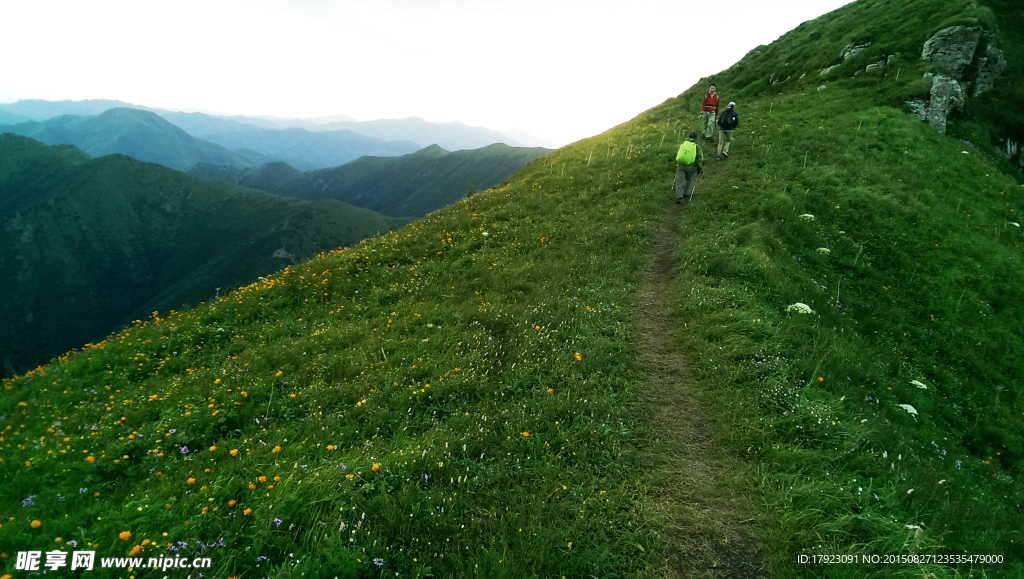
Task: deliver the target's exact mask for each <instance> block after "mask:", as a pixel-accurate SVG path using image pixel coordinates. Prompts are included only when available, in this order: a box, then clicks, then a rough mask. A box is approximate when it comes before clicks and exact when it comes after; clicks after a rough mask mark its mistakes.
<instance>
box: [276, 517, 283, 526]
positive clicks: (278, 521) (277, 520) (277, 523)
mask: <svg viewBox="0 0 1024 579" xmlns="http://www.w3.org/2000/svg"><path fill="white" fill-rule="evenodd" d="M283 522H284V521H282V520H281V519H278V518H276V517H275V518H274V524H275V525H277V526H278V527H280V526H281V523H283Z"/></svg>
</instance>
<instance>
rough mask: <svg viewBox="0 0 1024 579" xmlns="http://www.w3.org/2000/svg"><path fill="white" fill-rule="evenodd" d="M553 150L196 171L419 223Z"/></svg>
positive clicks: (500, 149)
mask: <svg viewBox="0 0 1024 579" xmlns="http://www.w3.org/2000/svg"><path fill="white" fill-rule="evenodd" d="M549 152H550V150H549V149H543V148H540V147H534V148H525V147H509V146H507V145H502V144H497V145H489V146H487V147H482V148H480V149H475V150H471V151H455V152H449V151H446V150H444V149H442V148H441V147H438V146H437V145H433V146H430V147H427V148H425V149H422V150H420V151H417V152H415V153H412V154H410V155H403V156H401V157H361V158H359V159H357V160H355V161H352V162H351V163H347V164H345V165H342V166H340V167H334V168H330V169H320V170H316V171H308V172H305V173H300V172H299V171H298V170H296V169H294V168H292V167H290V166H288V165H285V164H283V163H272V164H267V165H262V166H260V167H256V168H237V167H229V166H224V165H220V166H218V165H213V164H199V165H196V166H195V167H194V168H193V169H192V171H191V173H192V174H193V175H196V176H200V177H204V178H208V179H216V180H220V181H226V182H229V183H233V184H237V185H242V186H245V187H252V188H255V189H262V190H264V191H270V192H274V193H280V194H284V195H293V196H296V197H301V198H303V199H309V200H321V199H336V200H339V201H344V202H345V203H350V204H352V205H356V206H359V207H365V208H367V209H372V210H374V211H379V212H381V213H383V214H385V215H388V216H391V217H395V218H402V219H416V218H419V217H422V216H424V215H426V214H427V213H430V212H431V211H434V210H437V209H440V208H442V207H447V206H448V205H451V204H452V203H454V202H456V201H458V200H459V199H462V198H463V197H465V196H466V195H467V193H469V192H470V191H473V190H475V191H482V190H484V189H487V188H488V187H492V186H494V185H497V184H498V183H501V182H502V181H504V180H505V179H507V178H508V177H509V176H511V175H512V174H513V173H515V172H516V171H518V170H520V169H522V168H523V167H525V166H526V165H528V164H529V163H530V162H531V161H533V160H534V159H537V158H538V157H541V156H543V155H545V154H547V153H549Z"/></svg>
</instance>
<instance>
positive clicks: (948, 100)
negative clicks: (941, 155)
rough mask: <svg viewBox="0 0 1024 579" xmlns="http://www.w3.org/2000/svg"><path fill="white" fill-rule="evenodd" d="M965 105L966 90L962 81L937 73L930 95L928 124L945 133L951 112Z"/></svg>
mask: <svg viewBox="0 0 1024 579" xmlns="http://www.w3.org/2000/svg"><path fill="white" fill-rule="evenodd" d="M963 106H964V90H963V88H961V86H960V83H959V82H957V81H956V79H953V78H950V77H948V76H944V75H941V74H937V75H935V77H934V79H933V82H932V90H931V92H930V93H929V95H928V124H930V125H931V126H933V127H935V128H936V129H937V130H938V131H939V132H940V133H942V134H943V135H945V134H946V119H947V117H948V116H949V113H951V112H953V111H954V110H957V109H961V108H963Z"/></svg>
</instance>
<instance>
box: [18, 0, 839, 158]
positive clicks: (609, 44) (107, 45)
mask: <svg viewBox="0 0 1024 579" xmlns="http://www.w3.org/2000/svg"><path fill="white" fill-rule="evenodd" d="M849 1H850V0H770V1H768V0H733V1H732V2H714V1H709V0H704V1H701V2H697V1H692V0H619V1H601V0H372V1H370V0H201V1H200V0H176V1H174V2H165V1H157V0H154V1H149V0H147V1H140V0H125V1H118V0H88V1H82V0H72V1H64V0H32V1H23V0H0V13H2V14H3V20H4V26H3V33H2V34H0V54H3V55H4V58H3V60H2V63H0V102H13V101H16V100H19V99H28V98H41V99H46V100H63V99H72V100H80V99H89V98H107V99H117V100H121V101H126V102H130V103H134V104H139V105H146V106H151V107H158V108H165V109H170V110H203V111H207V112H218V113H229V114H244V115H277V116H282V117H315V116H329V115H348V116H351V117H354V118H356V119H358V120H372V119H380V118H392V119H394V118H403V117H407V116H411V115H416V116H419V117H422V118H424V119H426V120H428V121H436V122H443V121H454V120H458V121H462V122H464V123H466V124H469V125H480V126H486V127H489V128H492V129H497V130H504V129H508V128H517V129H520V130H524V131H528V132H530V133H533V134H535V135H538V136H541V137H544V138H546V139H549V140H550V141H553V142H554V143H557V144H564V143H568V142H571V141H575V140H578V139H581V138H584V137H588V136H591V135H595V134H598V133H600V132H602V131H605V130H607V129H609V128H611V127H613V126H615V125H617V124H619V123H621V122H624V121H627V120H629V119H631V118H633V117H634V116H636V115H637V114H639V113H641V112H643V111H644V110H646V109H648V108H651V107H653V106H655V105H657V104H659V103H661V102H662V101H664V100H665V99H666V98H669V97H672V96H675V95H678V94H679V93H681V92H683V91H684V90H686V89H687V88H688V87H690V86H691V85H692V84H693V83H694V82H696V81H697V80H699V79H700V78H701V77H704V76H708V75H711V74H714V73H716V72H718V71H721V70H723V69H726V68H728V67H729V66H731V65H732V64H733V63H734V62H736V61H737V60H739V59H740V58H742V57H743V55H744V54H746V53H747V51H749V50H750V49H752V48H754V47H755V46H757V45H759V44H768V43H770V42H772V41H773V40H775V39H776V38H778V37H779V36H781V35H782V34H784V33H785V32H787V31H788V30H791V29H792V28H795V27H796V26H797V25H799V24H800V23H801V22H803V21H805V20H810V19H813V18H816V17H818V16H820V15H822V14H825V13H827V12H830V11H832V10H835V9H836V8H838V7H840V6H842V5H844V4H847V3H848V2H849Z"/></svg>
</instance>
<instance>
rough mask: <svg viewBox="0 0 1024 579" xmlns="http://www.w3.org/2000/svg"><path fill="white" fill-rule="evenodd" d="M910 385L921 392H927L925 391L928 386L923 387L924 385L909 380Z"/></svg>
mask: <svg viewBox="0 0 1024 579" xmlns="http://www.w3.org/2000/svg"><path fill="white" fill-rule="evenodd" d="M910 384H911V385H912V386H917V387H918V388H920V389H921V390H927V389H928V386H925V385H924V383H922V382H918V381H917V380H911V381H910Z"/></svg>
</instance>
